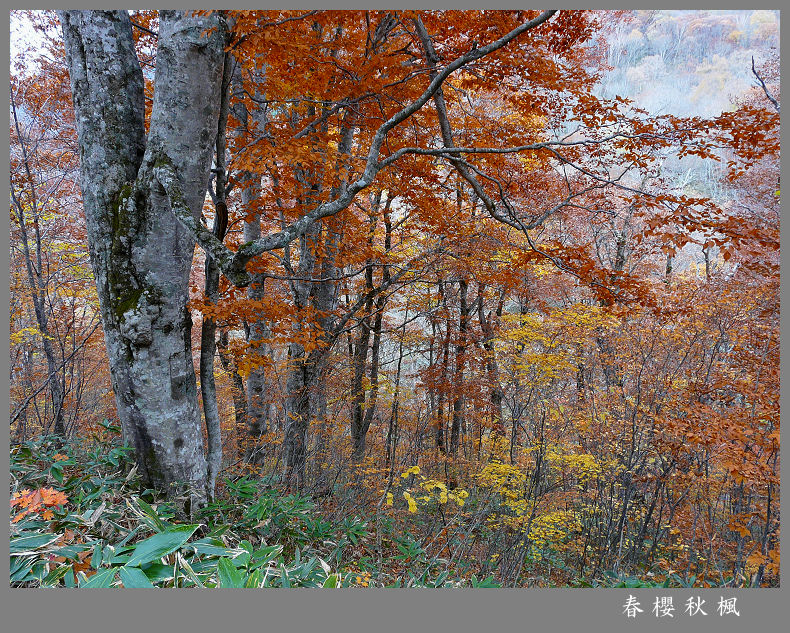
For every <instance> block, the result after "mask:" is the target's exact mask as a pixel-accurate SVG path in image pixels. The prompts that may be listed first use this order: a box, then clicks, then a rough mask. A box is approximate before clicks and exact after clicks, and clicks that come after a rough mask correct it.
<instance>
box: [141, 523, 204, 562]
mask: <svg viewBox="0 0 790 633" xmlns="http://www.w3.org/2000/svg"><path fill="white" fill-rule="evenodd" d="M199 527H200V526H199V525H179V526H178V527H174V528H170V529H168V530H167V531H165V532H160V533H159V534H154V535H153V536H151V537H150V538H147V539H145V540H144V541H140V542H139V543H138V544H137V545H136V546H135V548H134V552H133V553H132V556H131V558H130V559H129V560H128V562H127V563H126V566H127V567H136V566H137V567H139V566H140V565H142V564H144V563H150V562H152V561H155V560H159V559H160V558H162V556H167V555H168V554H170V553H172V552H175V551H176V550H177V549H178V548H179V547H181V546H182V545H183V544H184V543H186V542H187V541H188V540H189V537H190V536H192V535H193V534H194V533H195V530H197V529H198V528H199Z"/></svg>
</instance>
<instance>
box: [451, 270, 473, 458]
mask: <svg viewBox="0 0 790 633" xmlns="http://www.w3.org/2000/svg"><path fill="white" fill-rule="evenodd" d="M468 287H469V282H467V281H466V279H461V280H460V281H459V289H460V291H459V295H460V307H459V319H458V343H457V344H456V346H455V376H454V378H453V382H454V384H453V391H454V392H455V401H454V402H453V422H452V426H451V427H450V453H451V454H453V455H455V454H456V453H457V452H458V442H459V439H460V437H461V425H462V424H463V419H464V402H465V398H464V362H465V355H466V332H467V330H468V329H469V305H468V303H467V300H466V293H467V288H468Z"/></svg>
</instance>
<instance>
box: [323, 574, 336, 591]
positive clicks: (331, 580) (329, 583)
mask: <svg viewBox="0 0 790 633" xmlns="http://www.w3.org/2000/svg"><path fill="white" fill-rule="evenodd" d="M323 586H324V587H326V588H328V589H334V588H336V587H337V575H335V574H329V576H327V578H326V580H325V581H324V584H323Z"/></svg>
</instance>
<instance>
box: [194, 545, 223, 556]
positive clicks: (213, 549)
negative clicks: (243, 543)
mask: <svg viewBox="0 0 790 633" xmlns="http://www.w3.org/2000/svg"><path fill="white" fill-rule="evenodd" d="M190 546H191V547H194V548H195V552H196V553H197V554H203V555H205V556H230V555H231V554H232V553H233V549H232V548H228V547H219V546H218V545H211V544H209V543H190Z"/></svg>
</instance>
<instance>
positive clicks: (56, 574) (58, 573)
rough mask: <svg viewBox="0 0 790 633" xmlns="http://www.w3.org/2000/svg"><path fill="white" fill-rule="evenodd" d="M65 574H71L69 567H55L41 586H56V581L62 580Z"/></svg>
mask: <svg viewBox="0 0 790 633" xmlns="http://www.w3.org/2000/svg"><path fill="white" fill-rule="evenodd" d="M67 573H69V574H70V573H71V565H61V566H60V567H56V568H55V569H53V570H52V571H51V572H49V573H48V574H47V577H46V578H44V580H42V581H41V584H42V586H44V587H50V586H52V585H56V584H57V583H58V580H60V579H61V578H63V576H65V575H66V574H67Z"/></svg>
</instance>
